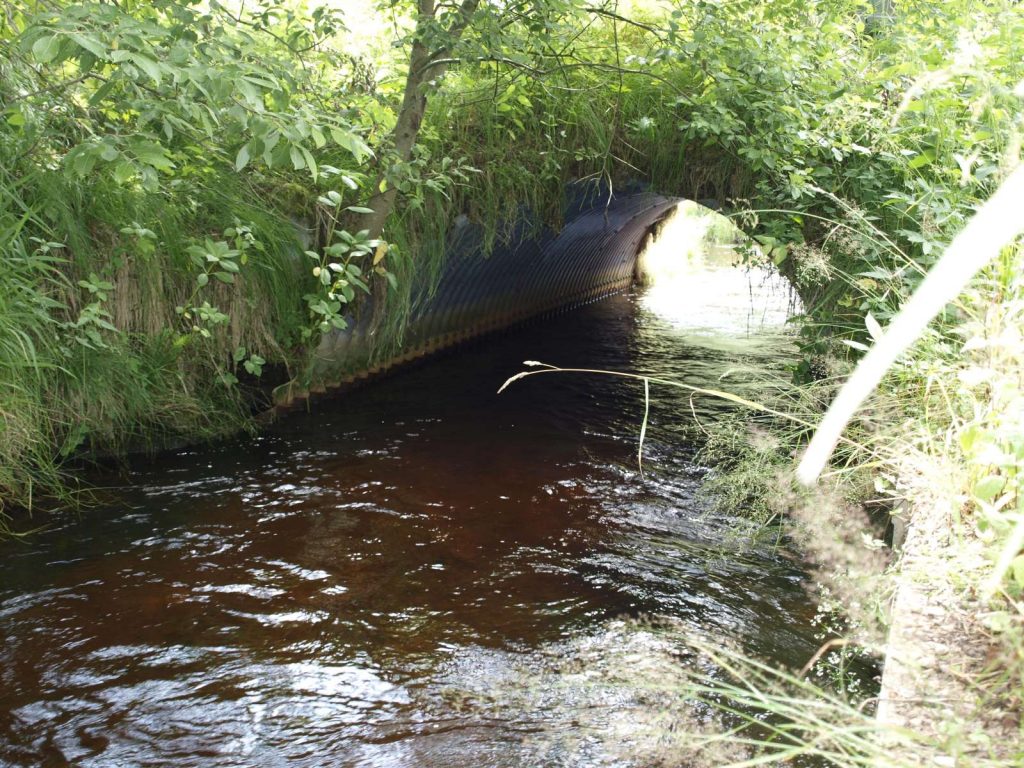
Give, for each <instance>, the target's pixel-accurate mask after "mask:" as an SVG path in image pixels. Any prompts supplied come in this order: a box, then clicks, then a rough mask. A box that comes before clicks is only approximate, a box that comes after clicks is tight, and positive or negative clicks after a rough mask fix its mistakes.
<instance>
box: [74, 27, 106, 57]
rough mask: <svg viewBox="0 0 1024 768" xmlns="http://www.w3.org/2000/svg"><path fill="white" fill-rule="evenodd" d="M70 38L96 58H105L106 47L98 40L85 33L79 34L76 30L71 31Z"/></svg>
mask: <svg viewBox="0 0 1024 768" xmlns="http://www.w3.org/2000/svg"><path fill="white" fill-rule="evenodd" d="M71 39H72V40H74V41H75V43H77V44H78V46H79V47H80V48H84V49H85V50H87V51H88V52H89V53H91V54H92V55H93V56H95V57H96V58H97V59H100V60H103V59H106V58H107V49H106V48H105V47H104V46H103V45H101V44H100V42H99V41H98V40H95V39H93V38H91V37H86V36H85V35H80V34H78V33H76V32H72V33H71Z"/></svg>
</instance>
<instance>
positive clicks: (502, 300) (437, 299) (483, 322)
mask: <svg viewBox="0 0 1024 768" xmlns="http://www.w3.org/2000/svg"><path fill="white" fill-rule="evenodd" d="M588 190H589V194H588ZM680 202H681V200H680V199H678V198H666V197H662V196H660V195H655V194H652V193H650V192H645V191H636V190H634V191H629V192H625V193H620V194H616V195H609V194H608V192H607V190H601V189H595V188H594V187H592V186H591V187H584V186H583V185H574V186H573V187H571V188H570V203H569V206H568V209H567V212H566V216H565V225H564V227H563V228H562V230H561V231H560V232H557V233H555V232H553V231H551V230H547V229H546V230H543V231H541V232H540V233H535V232H533V233H532V230H533V228H531V227H529V226H528V222H529V219H528V218H527V217H524V223H523V224H522V225H520V226H519V227H517V231H515V232H513V235H512V237H511V238H509V241H510V242H509V243H508V244H507V245H502V246H499V247H497V248H495V249H494V250H493V251H492V252H491V253H490V254H489V255H484V253H483V249H482V235H481V232H480V230H479V228H477V227H475V226H473V225H471V224H466V223H464V224H462V225H461V226H456V227H455V231H454V232H453V234H452V237H451V244H450V246H449V248H450V250H449V254H448V258H447V262H446V264H445V267H444V270H443V272H442V275H441V277H440V280H439V282H438V284H437V289H436V291H434V293H433V294H432V295H429V296H428V295H426V294H425V292H421V293H420V294H419V295H418V296H415V297H414V299H413V306H412V312H411V316H410V319H409V324H408V328H407V331H406V333H405V336H404V340H403V344H402V348H401V350H400V351H399V352H398V353H397V354H395V355H393V356H390V357H389V358H388V359H387V360H384V361H382V362H377V363H374V364H373V365H372V366H370V364H369V363H368V362H367V361H369V360H371V359H372V353H373V348H372V342H373V336H372V334H371V321H370V320H369V319H367V318H364V319H362V320H360V321H358V322H354V323H353V324H352V325H351V326H350V327H349V328H348V329H346V330H344V331H336V332H334V333H331V334H329V335H327V336H326V337H325V338H324V339H323V340H322V342H321V344H320V347H319V348H318V349H317V354H316V364H315V370H314V381H315V382H316V383H315V385H314V387H313V391H314V392H317V391H323V390H325V389H329V388H332V387H337V386H341V385H344V384H348V383H351V382H353V381H355V380H357V379H361V378H366V377H367V376H368V375H370V374H374V373H379V372H380V371H383V370H387V369H388V368H391V367H393V366H395V365H398V364H401V363H404V362H407V361H409V360H413V359H417V358H420V357H423V356H425V355H429V354H431V353H433V352H436V351H439V350H442V349H445V348H447V347H450V346H452V345H454V344H458V343H460V342H463V341H466V340H468V339H471V338H474V337H478V336H481V335H483V334H486V333H489V332H491V331H495V330H498V329H501V328H507V327H509V326H511V325H514V324H516V323H519V322H522V321H524V320H528V319H530V318H534V317H538V316H541V315H545V314H548V313H551V312H556V311H559V310H564V309H568V308H571V307H574V306H578V305H580V304H583V303H586V302H588V301H593V300H595V299H598V298H601V297H603V296H607V295H609V294H611V293H616V292H618V291H622V290H624V289H626V288H628V287H629V286H630V285H631V283H632V282H633V276H634V269H635V266H636V257H637V252H638V250H639V249H640V247H641V245H642V244H643V243H644V240H645V238H646V237H647V235H648V233H649V232H650V231H651V229H652V228H653V227H654V225H655V224H656V223H657V222H658V221H660V220H661V219H662V218H664V217H665V216H666V215H667V214H668V213H669V212H670V211H671V210H672V209H673V208H675V207H676V206H677V205H678V204H679V203H680ZM365 314H371V313H365ZM293 397H294V395H293V394H285V395H284V396H283V398H282V400H283V403H282V404H287V403H288V402H290V401H291V400H292V399H293Z"/></svg>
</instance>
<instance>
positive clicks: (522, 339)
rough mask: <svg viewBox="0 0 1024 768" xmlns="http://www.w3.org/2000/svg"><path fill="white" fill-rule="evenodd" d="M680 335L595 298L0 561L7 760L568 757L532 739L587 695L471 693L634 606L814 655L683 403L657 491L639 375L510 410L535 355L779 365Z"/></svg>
mask: <svg viewBox="0 0 1024 768" xmlns="http://www.w3.org/2000/svg"><path fill="white" fill-rule="evenodd" d="M745 309H746V308H745V307H743V306H740V307H738V308H735V309H734V310H732V312H733V314H734V316H739V317H742V316H743V313H744V312H745ZM726 315H728V312H726ZM690 320H691V321H692V318H691V319H690ZM686 322H689V321H687V320H685V318H684V319H683V320H680V319H679V318H678V317H677V318H676V319H675V320H672V319H670V318H666V317H664V316H661V315H658V314H656V313H655V312H654V311H652V310H651V309H650V308H645V307H644V306H642V305H641V304H640V303H639V302H638V300H637V299H636V298H635V297H634V298H630V297H617V298H613V299H609V300H605V301H603V302H600V303H597V304H593V305H590V306H589V307H586V308H584V309H582V310H579V311H576V312H574V313H571V314H567V315H563V316H561V317H558V318H555V319H553V320H550V321H545V322H543V323H538V324H536V325H533V326H530V327H528V328H525V329H521V330H519V331H516V332H514V333H510V334H507V335H504V336H501V337H497V338H492V339H489V340H487V341H486V343H484V344H482V345H479V346H477V347H474V348H470V349H466V350H462V351H460V352H458V353H457V354H454V355H451V356H448V357H445V358H443V359H440V360H437V361H434V362H432V363H430V364H428V365H425V366H423V367H420V368H417V369H413V370H409V371H406V372H403V373H401V374H399V375H396V376H393V377H391V378H389V379H387V380H382V381H379V382H375V383H373V384H372V385H371V386H369V387H367V388H364V389H363V390H361V391H357V392H355V393H351V394H348V395H346V396H344V398H339V399H336V400H333V401H325V402H321V403H318V404H317V405H316V406H315V407H314V409H313V411H312V412H311V413H309V414H297V415H295V416H293V417H290V418H288V419H287V420H285V421H283V422H282V423H280V424H278V425H276V426H274V427H273V428H271V429H270V430H268V431H267V432H265V433H264V434H262V435H260V436H259V437H256V438H247V439H240V440H237V441H231V442H226V443H222V444H218V445H214V446H207V447H203V448H199V449H192V450H185V451H181V452H179V453H177V454H175V455H167V456H162V457H160V458H158V459H156V460H153V461H151V462H146V463H137V464H135V465H134V466H133V467H132V468H131V470H130V472H129V473H128V474H127V475H126V476H123V477H121V478H119V479H118V480H117V483H118V484H119V487H118V488H116V489H114V490H113V491H111V500H110V503H109V504H107V505H105V506H104V507H103V508H102V509H97V510H94V511H91V512H89V513H88V514H87V515H85V516H84V517H83V518H82V519H78V520H68V521H65V522H63V523H61V524H59V525H58V526H57V527H55V529H53V530H51V531H48V532H46V533H44V534H41V535H39V536H37V537H35V538H34V539H33V540H32V541H31V542H30V543H28V544H13V543H7V544H4V545H2V546H0V637H2V650H0V764H5V765H19V766H20V765H53V766H58V765H78V766H143V765H146V766H155V765H175V766H210V765H216V766H284V765H289V766H292V765H297V766H321V765H330V766H396V767H397V766H403V767H404V766H409V767H412V766H513V765H538V764H553V762H551V761H545V762H544V763H539V762H538V761H537V760H538V758H537V757H536V753H535V752H531V748H530V747H529V743H530V740H531V738H533V737H534V736H535V735H536V734H537V733H539V732H540V731H542V730H543V729H545V728H547V729H549V730H551V731H554V732H557V731H558V730H559V729H561V730H568V731H571V729H572V728H573V727H574V722H576V721H575V719H574V717H573V716H572V714H571V710H572V694H571V693H565V694H559V699H560V706H559V707H558V708H557V709H558V713H557V715H556V714H555V708H554V707H548V709H549V714H546V707H547V705H544V704H543V703H540V704H537V705H536V706H533V707H526V706H523V707H521V708H517V707H516V706H505V707H495V706H490V707H474V706H467V704H466V699H465V696H464V695H462V693H460V692H463V691H465V690H473V691H476V692H478V693H479V692H480V691H488V690H491V691H497V690H499V689H501V688H502V686H507V685H509V680H511V679H513V678H514V677H515V675H516V670H519V669H524V668H525V669H529V668H530V667H531V666H532V665H536V664H537V663H539V662H538V660H540V659H543V658H548V657H550V656H551V655H552V654H553V653H554V654H557V653H558V649H559V648H563V647H565V645H566V644H568V643H572V642H578V641H579V640H580V639H587V638H589V639H590V640H591V641H592V642H605V641H603V640H601V638H602V637H603V636H604V635H603V634H602V633H604V632H605V631H606V628H607V626H608V623H609V622H610V621H611V620H613V619H615V618H616V617H619V616H623V615H626V616H635V615H638V614H641V613H658V614H667V615H670V616H673V617H677V618H680V619H682V620H683V621H684V622H686V623H688V624H691V625H692V626H694V627H699V628H702V629H704V630H706V631H709V632H711V633H713V634H715V635H716V636H721V637H723V638H730V639H734V640H737V641H738V642H740V643H741V644H743V645H745V646H746V647H748V648H750V649H751V650H754V651H756V652H758V653H760V654H763V655H765V656H767V657H769V658H772V659H776V660H779V661H783V662H787V663H792V664H801V663H803V661H805V660H806V659H807V658H808V657H809V656H810V654H811V653H813V651H814V649H815V647H816V643H815V642H814V640H813V637H812V632H811V629H810V627H809V622H810V618H811V616H812V614H813V610H814V607H813V605H812V604H811V601H810V600H809V599H808V597H807V594H806V591H805V587H804V582H805V577H804V574H803V573H802V571H801V570H800V569H799V568H798V567H797V566H795V565H794V564H793V562H792V560H791V559H790V558H788V557H787V556H785V554H784V553H783V552H781V551H780V550H778V549H777V548H776V547H775V546H774V542H773V541H766V542H759V541H754V540H750V539H749V537H748V536H747V535H746V534H745V530H746V528H745V526H744V525H743V524H742V522H741V521H737V520H732V519H724V518H720V517H716V516H714V515H712V514H710V513H709V511H708V510H707V509H706V504H705V503H704V502H702V501H701V500H700V499H699V498H698V497H697V493H696V492H697V488H698V485H699V483H700V480H701V477H702V475H703V471H704V470H702V469H699V468H697V467H695V466H694V465H693V463H692V452H693V445H692V433H691V432H692V430H691V428H690V419H691V417H690V404H689V399H688V397H687V396H686V395H685V394H684V393H681V392H676V391H658V390H655V391H654V392H653V395H654V398H655V401H654V403H653V404H652V411H651V423H650V427H649V439H648V443H647V447H646V450H645V476H644V477H643V478H642V477H641V476H640V475H639V473H638V471H637V467H636V459H635V454H636V447H637V443H636V440H637V435H638V432H639V425H640V419H641V416H642V412H643V401H642V396H641V388H640V386H639V385H637V384H636V383H630V382H623V381H619V380H612V379H607V378H588V377H581V376H541V377H536V378H533V379H528V380H526V381H523V382H520V383H518V384H517V385H515V386H513V387H512V388H511V389H510V390H509V391H507V392H506V393H504V394H502V395H500V396H498V395H497V394H496V393H495V391H496V390H497V388H498V386H499V385H500V384H501V382H502V381H503V380H504V379H505V378H506V377H507V376H509V375H510V374H512V373H514V372H516V371H517V370H519V369H520V365H519V363H520V362H521V361H522V360H525V359H539V360H543V361H546V362H551V363H557V364H561V365H566V366H569V365H585V366H589V367H603V368H613V369H618V370H643V371H648V372H652V373H653V372H657V373H662V374H669V375H672V376H675V377H677V378H679V379H681V380H684V381H687V382H689V383H693V384H701V385H711V386H715V387H724V386H726V385H730V386H731V387H732V388H733V389H734V390H735V389H737V388H740V389H742V385H743V382H750V381H753V380H754V379H756V378H757V376H755V375H754V374H752V373H751V372H750V371H749V370H747V366H753V369H754V370H755V371H756V370H763V369H764V368H769V369H770V368H778V366H779V365H780V355H781V354H784V350H785V349H786V345H785V343H784V342H781V341H780V340H779V339H778V338H777V337H775V336H772V335H771V334H760V335H757V336H754V337H752V338H750V337H743V336H742V334H738V333H737V331H738V328H739V326H737V327H733V328H731V329H730V328H726V329H724V330H723V329H722V328H719V329H718V330H717V331H715V332H709V333H699V332H694V331H693V329H692V328H687V327H685V323H686ZM707 324H708V325H715V323H714V322H710V321H709V323H707ZM723 374H724V375H725V379H724V380H720V378H721V377H722V376H723ZM696 407H697V409H698V414H699V415H702V416H705V417H706V416H707V415H708V413H709V412H710V411H711V410H713V409H716V408H721V407H722V406H721V405H716V404H712V403H709V402H706V401H698V402H697V404H696ZM608 637H611V636H610V635H609V636H608ZM607 642H609V643H613V642H614V641H613V640H608V641H607ZM610 650H611V651H612V652H614V650H615V649H614V648H611V649H610ZM540 701H542V700H540ZM588 706H593V704H592V703H591V704H588ZM567 712H568V713H569V714H568V715H567V714H566V713H567ZM598 763H600V758H599V757H598V756H595V754H594V753H593V752H592V751H591V752H588V751H587V750H584V751H582V752H581V751H576V752H572V753H569V752H566V753H565V754H564V755H563V756H562V758H561V763H560V764H565V765H591V764H598Z"/></svg>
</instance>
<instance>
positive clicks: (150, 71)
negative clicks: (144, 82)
mask: <svg viewBox="0 0 1024 768" xmlns="http://www.w3.org/2000/svg"><path fill="white" fill-rule="evenodd" d="M131 59H132V63H134V64H136V65H137V66H138V67H139V69H141V70H142V71H143V72H145V73H146V74H147V75H148V76H149V78H150V79H151V80H152V81H153V82H154V83H156V84H157V85H160V79H161V78H162V77H163V69H162V67H161V66H160V64H159V63H158V62H156V61H154V60H153V59H151V58H149V57H148V56H143V55H142V54H141V53H133V54H132V57H131Z"/></svg>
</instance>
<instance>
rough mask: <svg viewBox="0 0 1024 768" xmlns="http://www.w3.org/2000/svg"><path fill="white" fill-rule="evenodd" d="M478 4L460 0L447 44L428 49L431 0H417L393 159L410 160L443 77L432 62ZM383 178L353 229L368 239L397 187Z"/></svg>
mask: <svg viewBox="0 0 1024 768" xmlns="http://www.w3.org/2000/svg"><path fill="white" fill-rule="evenodd" d="M479 5H480V0H464V2H463V3H462V5H461V7H460V8H459V12H460V15H461V19H460V20H459V21H458V22H457V23H456V24H455V25H454V26H453V27H452V29H451V30H450V32H449V40H448V41H447V45H445V46H444V49H443V50H439V51H431V50H430V49H429V48H428V47H427V45H426V44H425V43H424V42H423V41H424V40H425V39H427V38H428V37H429V35H428V32H429V31H430V28H431V26H432V25H433V24H434V21H435V14H436V11H437V8H436V4H435V0H418V3H417V6H418V13H417V17H416V32H415V35H414V38H413V44H412V53H411V55H410V57H409V73H408V75H406V78H405V92H404V94H403V96H402V106H401V109H399V112H398V121H397V122H396V123H395V128H394V131H393V132H392V134H391V144H392V146H393V152H394V155H393V160H394V161H395V162H397V163H408V162H409V161H410V160H412V150H413V147H415V146H416V139H417V137H418V136H419V133H420V126H421V125H422V124H423V116H424V114H425V113H426V110H427V93H428V91H429V90H432V89H433V88H436V83H437V82H438V81H440V80H441V78H442V77H444V73H445V70H446V69H447V66H446V65H445V64H440V63H437V64H435V63H434V62H435V61H437V60H439V59H442V58H444V56H445V54H446V51H447V50H450V49H451V47H452V46H453V45H454V44H455V43H456V42H457V41H458V39H459V38H460V37H461V36H462V33H463V32H464V31H465V29H466V27H467V26H468V25H469V22H470V18H471V17H472V15H473V13H474V12H475V11H476V9H477V7H478V6H479ZM386 178H387V175H386V170H382V171H381V172H380V174H379V176H378V177H377V186H376V188H375V190H374V194H373V197H371V198H370V200H369V202H367V204H366V207H367V208H370V209H372V211H373V213H367V214H364V215H363V216H361V217H360V218H359V220H358V221H357V226H356V228H357V229H365V230H368V231H369V233H370V237H371V238H379V237H380V236H381V235H382V234H383V233H384V225H385V223H386V222H387V219H388V216H390V215H391V211H392V210H393V209H394V207H395V201H396V200H397V198H398V189H397V188H396V187H395V186H394V185H392V184H388V185H387V188H386V189H384V190H383V191H381V186H382V185H383V184H384V182H385V180H386Z"/></svg>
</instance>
